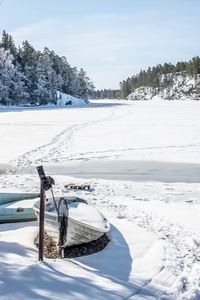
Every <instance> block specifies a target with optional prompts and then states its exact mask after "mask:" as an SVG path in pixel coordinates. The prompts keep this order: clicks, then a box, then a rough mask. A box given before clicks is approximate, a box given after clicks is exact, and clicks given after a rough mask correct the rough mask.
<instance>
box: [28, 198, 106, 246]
mask: <svg viewBox="0 0 200 300" xmlns="http://www.w3.org/2000/svg"><path fill="white" fill-rule="evenodd" d="M65 199H67V202H68V207H69V219H68V230H67V242H66V243H65V245H64V247H67V246H72V245H79V244H83V243H89V242H91V241H94V240H97V239H98V238H99V237H101V236H102V235H103V234H104V233H106V232H108V231H109V230H110V224H109V223H108V221H107V220H106V218H105V217H104V216H103V215H102V214H101V213H100V212H99V211H98V210H97V209H96V208H94V207H93V206H91V205H89V204H88V202H87V201H86V200H83V199H80V198H77V197H65ZM58 200H59V198H56V201H58ZM79 201H80V202H79ZM80 204H81V207H80V211H81V210H82V213H83V214H84V213H86V210H88V209H89V211H90V213H91V212H92V213H93V216H94V214H95V216H94V217H95V218H98V225H97V226H94V222H93V221H94V220H92V222H91V223H90V220H87V222H85V220H80V218H79V216H77V218H76V213H75V214H74V212H76V210H78V209H79V207H78V206H79V205H80ZM74 205H75V206H74ZM52 208H53V202H52V199H51V198H50V199H47V201H46V210H45V230H46V231H47V232H48V233H49V235H51V236H52V238H53V239H54V240H55V241H56V242H58V237H59V230H58V220H57V214H56V213H55V212H52ZM33 209H34V210H35V213H36V215H37V218H39V200H38V201H36V202H35V203H34V207H33ZM90 213H89V214H90Z"/></svg>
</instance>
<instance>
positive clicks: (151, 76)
mask: <svg viewBox="0 0 200 300" xmlns="http://www.w3.org/2000/svg"><path fill="white" fill-rule="evenodd" d="M166 74H172V75H175V76H178V75H183V76H187V75H189V76H191V77H193V78H197V77H198V76H199V74H200V57H199V56H195V57H193V58H192V59H191V60H189V61H188V62H183V61H182V62H177V64H175V65H173V64H171V63H164V64H163V65H161V64H159V65H157V66H153V67H149V68H148V69H147V70H146V71H145V70H141V71H140V72H139V73H138V74H136V75H134V76H132V77H131V78H130V77H129V78H127V79H126V80H123V81H122V82H120V93H121V96H122V98H126V97H127V96H128V95H129V94H130V93H132V92H134V90H135V89H137V88H140V87H151V88H159V87H161V86H162V85H163V84H164V85H168V86H169V85H170V81H169V80H168V78H167V80H166V81H165V82H163V80H162V78H163V75H166Z"/></svg>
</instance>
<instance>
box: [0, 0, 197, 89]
mask: <svg viewBox="0 0 200 300" xmlns="http://www.w3.org/2000/svg"><path fill="white" fill-rule="evenodd" d="M20 2H21V3H24V7H23V16H24V18H23V16H21V19H20V13H21V10H20V9H19V7H18V6H16V10H17V9H18V13H16V14H13V16H12V18H10V19H7V18H6V17H4V15H3V14H2V15H1V9H0V18H1V19H2V23H1V25H0V29H1V28H2V29H7V26H6V22H8V23H7V24H8V28H11V30H10V33H11V34H12V35H13V37H14V39H15V41H16V43H17V44H19V43H21V42H22V41H23V40H28V41H29V42H30V43H31V44H32V45H33V46H34V47H35V48H37V49H43V48H44V47H45V46H47V47H49V48H50V49H53V50H55V52H57V53H58V54H60V55H64V56H66V58H67V60H68V61H69V62H70V63H71V64H72V66H77V67H79V68H80V67H83V68H84V69H85V70H86V71H87V73H88V75H89V76H90V77H91V78H92V79H93V80H94V81H95V83H96V86H97V87H98V88H109V87H110V88H117V87H118V84H119V81H121V80H123V79H125V78H127V77H128V76H131V75H133V74H134V73H135V72H138V71H139V70H140V69H141V68H145V67H148V66H149V65H154V64H157V63H163V62H165V61H167V62H169V61H171V62H176V61H177V60H186V59H190V58H191V57H192V56H194V55H198V54H199V50H200V41H199V39H198V38H197V36H198V28H199V16H200V12H199V11H200V10H199V11H198V10H197V7H196V9H195V7H192V4H193V5H194V3H197V1H196V2H195V0H191V10H190V13H188V1H186V0H177V1H176V3H174V1H172V0H168V1H165V0H163V1H162V4H161V2H160V1H157V0H152V1H147V0H140V1H139V2H137V1H132V0H126V5H125V4H124V1H119V0H117V1H114V0H109V2H107V1H105V0H101V1H96V0H93V1H92V3H93V5H91V1H88V2H87V1H84V5H83V2H81V1H79V0H74V1H73V3H72V2H71V1H67V0H66V1H62V0H60V3H59V5H60V7H59V5H58V4H57V6H56V3H57V2H56V3H55V2H54V1H49V2H48V1H46V0H44V2H39V0H35V2H34V3H36V4H34V5H35V6H33V7H31V5H33V4H29V3H30V2H26V1H24V0H19V2H18V3H20ZM177 2H179V4H181V5H178V3H177ZM11 3H12V5H14V4H16V1H14V0H7V6H6V5H5V7H7V9H9V5H10V4H11ZM39 3H40V9H39V10H37V8H38V5H39ZM44 3H45V5H46V6H45V5H44ZM65 3H67V5H68V6H67V5H65ZM77 3H79V4H80V5H79V6H77V7H75V5H77ZM89 3H90V5H89ZM101 3H102V4H101ZM186 4H187V5H186ZM196 6H198V7H199V8H200V5H196ZM177 8H178V9H179V10H177ZM27 9H29V10H30V11H29V12H28V11H27ZM26 12H27V14H29V15H27V14H26ZM3 13H5V12H3ZM2 26H3V27H2Z"/></svg>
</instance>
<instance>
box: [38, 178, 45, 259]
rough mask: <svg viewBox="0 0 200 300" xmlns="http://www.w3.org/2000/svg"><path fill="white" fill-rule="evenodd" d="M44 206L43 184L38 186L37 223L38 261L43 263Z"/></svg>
mask: <svg viewBox="0 0 200 300" xmlns="http://www.w3.org/2000/svg"><path fill="white" fill-rule="evenodd" d="M44 206H45V191H44V189H43V182H42V180H41V184H40V221H39V261H43V257H44Z"/></svg>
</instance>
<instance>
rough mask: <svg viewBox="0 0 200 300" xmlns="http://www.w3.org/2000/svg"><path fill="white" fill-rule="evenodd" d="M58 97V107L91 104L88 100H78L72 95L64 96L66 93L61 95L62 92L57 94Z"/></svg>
mask: <svg viewBox="0 0 200 300" xmlns="http://www.w3.org/2000/svg"><path fill="white" fill-rule="evenodd" d="M57 97H58V100H57V105H58V106H65V105H78V106H84V105H87V104H88V103H89V101H88V100H86V99H81V98H77V97H74V96H72V95H69V94H64V93H60V92H58V93H57Z"/></svg>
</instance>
